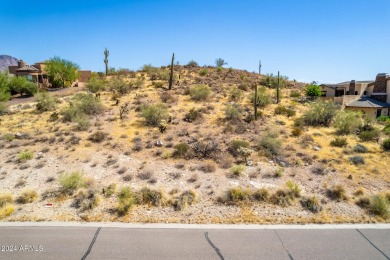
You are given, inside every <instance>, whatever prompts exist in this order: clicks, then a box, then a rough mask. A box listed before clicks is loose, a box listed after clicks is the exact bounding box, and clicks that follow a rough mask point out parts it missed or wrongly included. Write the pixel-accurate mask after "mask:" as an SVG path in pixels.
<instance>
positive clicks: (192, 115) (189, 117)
mask: <svg viewBox="0 0 390 260" xmlns="http://www.w3.org/2000/svg"><path fill="white" fill-rule="evenodd" d="M200 117H202V113H201V112H200V111H199V109H196V108H191V109H190V111H188V113H186V114H185V116H184V120H185V121H187V122H193V121H195V120H196V119H198V118H200Z"/></svg>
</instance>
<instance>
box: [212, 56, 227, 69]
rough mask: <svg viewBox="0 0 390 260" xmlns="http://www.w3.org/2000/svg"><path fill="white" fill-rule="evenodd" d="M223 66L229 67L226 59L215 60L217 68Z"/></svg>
mask: <svg viewBox="0 0 390 260" xmlns="http://www.w3.org/2000/svg"><path fill="white" fill-rule="evenodd" d="M223 65H227V62H225V60H224V59H222V58H218V59H216V60H215V66H216V67H222V66H223Z"/></svg>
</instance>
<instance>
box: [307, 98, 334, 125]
mask: <svg viewBox="0 0 390 260" xmlns="http://www.w3.org/2000/svg"><path fill="white" fill-rule="evenodd" d="M337 109H338V107H337V106H336V105H335V104H333V102H317V103H315V104H313V105H311V107H310V109H309V110H308V111H307V112H306V113H305V114H304V115H303V122H304V123H305V124H306V125H309V126H329V125H330V123H331V122H332V120H333V118H334V116H335V115H336V111H337Z"/></svg>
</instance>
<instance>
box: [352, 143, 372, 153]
mask: <svg viewBox="0 0 390 260" xmlns="http://www.w3.org/2000/svg"><path fill="white" fill-rule="evenodd" d="M352 150H353V151H354V152H355V153H367V152H368V148H367V147H366V146H364V145H362V144H357V145H355V146H354V147H353V149H352Z"/></svg>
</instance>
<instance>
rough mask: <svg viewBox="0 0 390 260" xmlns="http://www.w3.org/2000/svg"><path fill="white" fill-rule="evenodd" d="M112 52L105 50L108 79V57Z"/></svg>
mask: <svg viewBox="0 0 390 260" xmlns="http://www.w3.org/2000/svg"><path fill="white" fill-rule="evenodd" d="M109 54H110V52H109V51H108V50H107V48H106V49H105V50H104V64H106V77H107V76H108V55H109Z"/></svg>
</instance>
